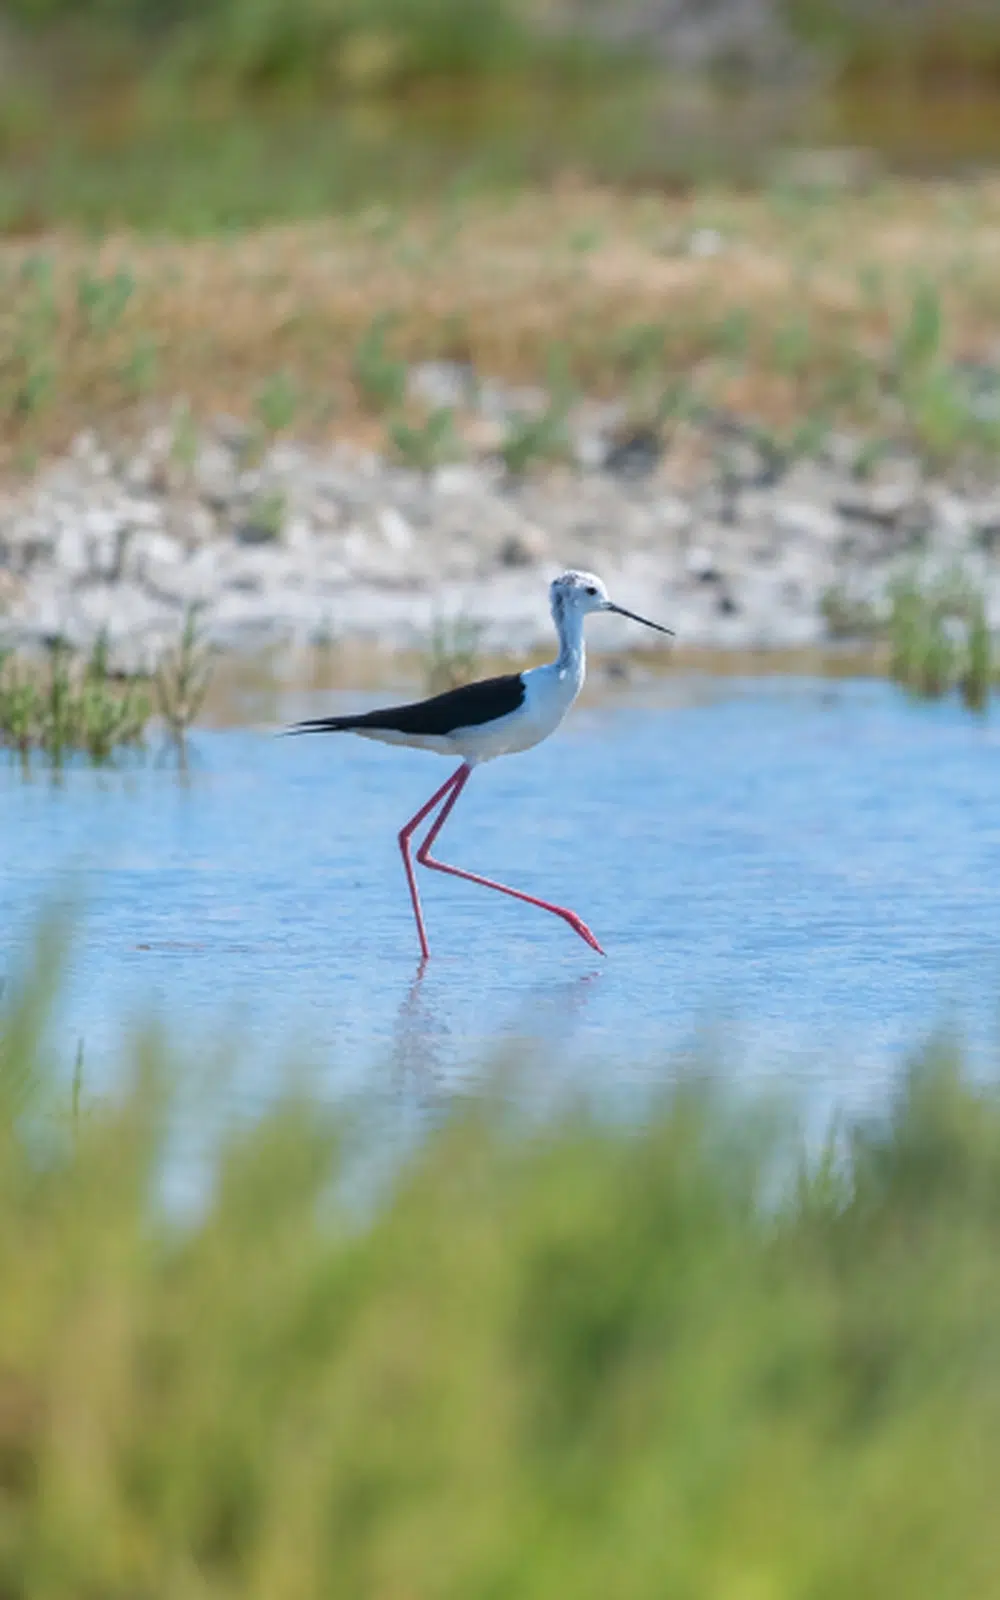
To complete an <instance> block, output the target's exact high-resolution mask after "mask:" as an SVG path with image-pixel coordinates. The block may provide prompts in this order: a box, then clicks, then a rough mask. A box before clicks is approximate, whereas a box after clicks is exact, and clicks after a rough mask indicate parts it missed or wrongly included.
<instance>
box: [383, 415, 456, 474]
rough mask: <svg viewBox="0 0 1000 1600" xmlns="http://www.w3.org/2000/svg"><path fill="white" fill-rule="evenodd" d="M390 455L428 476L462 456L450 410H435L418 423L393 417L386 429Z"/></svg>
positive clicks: (453, 416) (453, 418) (453, 417)
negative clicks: (390, 449) (391, 451)
mask: <svg viewBox="0 0 1000 1600" xmlns="http://www.w3.org/2000/svg"><path fill="white" fill-rule="evenodd" d="M387 432H388V436H389V442H390V444H391V446H392V449H393V451H394V452H395V454H396V455H397V456H398V457H399V459H400V461H402V462H403V464H404V465H405V466H408V467H414V468H416V470H417V471H418V472H431V471H433V469H434V468H435V467H440V466H443V465H444V464H445V463H446V462H448V461H457V460H458V459H459V457H460V456H461V455H462V442H461V439H460V438H459V436H458V433H457V431H456V428H455V411H454V408H453V407H452V406H435V407H434V409H433V410H432V411H430V412H429V413H428V415H427V416H426V417H425V418H424V419H423V421H422V422H408V421H407V419H406V418H405V417H394V418H392V419H391V421H390V422H389V424H388V428H387Z"/></svg>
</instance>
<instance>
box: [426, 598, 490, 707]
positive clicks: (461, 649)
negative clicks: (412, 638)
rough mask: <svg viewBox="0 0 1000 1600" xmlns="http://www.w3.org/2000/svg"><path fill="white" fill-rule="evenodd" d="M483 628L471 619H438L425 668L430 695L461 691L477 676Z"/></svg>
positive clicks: (428, 649) (429, 645)
mask: <svg viewBox="0 0 1000 1600" xmlns="http://www.w3.org/2000/svg"><path fill="white" fill-rule="evenodd" d="M481 637H482V628H481V627H480V626H479V624H478V623H477V622H473V620H472V619H471V618H470V617H455V618H453V619H451V620H447V619H444V618H438V620H437V621H436V622H435V624H434V627H433V630H432V632H431V637H430V642H429V644H428V647H427V657H426V661H425V665H424V682H425V683H426V685H427V692H428V694H441V693H443V691H444V690H445V689H457V688H458V686H459V685H460V684H463V683H469V682H470V681H471V679H473V678H474V677H475V676H476V673H477V672H478V671H479V665H480V640H481Z"/></svg>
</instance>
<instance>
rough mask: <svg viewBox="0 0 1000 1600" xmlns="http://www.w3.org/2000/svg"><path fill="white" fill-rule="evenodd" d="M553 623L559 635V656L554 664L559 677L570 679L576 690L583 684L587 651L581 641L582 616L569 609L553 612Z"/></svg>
mask: <svg viewBox="0 0 1000 1600" xmlns="http://www.w3.org/2000/svg"><path fill="white" fill-rule="evenodd" d="M554 621H555V625H556V631H557V633H558V634H559V655H558V658H557V659H556V662H555V667H556V671H557V672H558V674H559V676H560V677H566V678H571V679H573V680H574V681H575V683H576V686H577V688H579V687H580V685H581V684H582V683H583V679H584V674H585V673H586V670H587V649H586V645H585V644H584V640H583V622H584V619H583V616H582V615H581V613H580V612H578V611H571V610H569V608H568V607H567V608H565V609H561V610H559V611H556V612H555V615H554Z"/></svg>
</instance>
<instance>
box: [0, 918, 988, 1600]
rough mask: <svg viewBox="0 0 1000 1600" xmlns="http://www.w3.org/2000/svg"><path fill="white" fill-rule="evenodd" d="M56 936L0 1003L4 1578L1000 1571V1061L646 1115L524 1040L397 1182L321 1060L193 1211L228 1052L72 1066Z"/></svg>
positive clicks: (965, 1575) (759, 1578) (655, 1592)
mask: <svg viewBox="0 0 1000 1600" xmlns="http://www.w3.org/2000/svg"><path fill="white" fill-rule="evenodd" d="M57 971H58V961H57V959H56V954H55V949H54V945H53V943H52V940H51V937H50V939H49V948H48V949H47V950H44V949H43V951H42V955H41V958H40V960H39V961H38V963H37V964H36V966H35V968H34V970H29V971H27V972H26V973H24V974H23V975H22V977H21V980H20V982H19V983H16V984H15V985H14V986H12V988H11V990H10V991H9V993H8V996H7V1005H6V1010H5V1011H4V1013H3V1014H2V1017H0V1282H2V1284H3V1293H2V1295H0V1594H2V1595H3V1596H4V1600H28V1597H29V1596H30V1597H43V1596H44V1597H46V1600H60V1597H63V1596H65V1597H66V1600H69V1597H73V1600H80V1597H81V1596H88V1595H92V1596H94V1597H95V1600H96V1597H98V1596H99V1597H100V1600H117V1597H120V1600H135V1597H136V1596H145V1597H148V1600H154V1597H161V1596H162V1597H164V1600H166V1597H170V1596H181V1595H185V1596H187V1595H193V1594H197V1595H201V1596H205V1597H214V1596H218V1597H220V1600H221V1597H223V1596H231V1595H234V1594H239V1595H241V1596H245V1597H247V1600H252V1597H258V1596H259V1597H261V1600H264V1597H265V1596H266V1597H267V1600H315V1596H317V1595H332V1594H336V1595H339V1596H344V1597H345V1600H346V1597H348V1596H351V1597H354V1596H358V1597H361V1596H373V1597H375V1596H377V1597H406V1600H431V1597H435V1600H439V1597H440V1600H444V1597H454V1600H467V1597H468V1596H470V1595H505V1596H537V1597H550V1596H551V1597H556V1596H559V1597H562V1596H566V1595H572V1596H574V1597H579V1600H585V1597H593V1600H606V1597H607V1596H608V1595H612V1594H613V1595H614V1596H615V1597H616V1600H618V1597H620V1600H645V1597H649V1600H661V1597H662V1596H664V1595H678V1596H680V1595H690V1596H699V1597H701V1596H719V1597H720V1600H723V1597H724V1600H730V1597H735V1600H743V1597H752V1600H756V1597H759V1596H767V1597H768V1600H783V1597H788V1600H792V1597H799V1596H804V1595H809V1596H815V1597H818V1600H822V1597H830V1600H841V1597H843V1596H846V1595H850V1596H852V1597H858V1600H866V1597H870V1600H884V1597H885V1596H886V1595H903V1594H905V1595H907V1596H908V1597H912V1600H923V1597H926V1600H942V1597H943V1596H955V1597H959V1596H961V1597H972V1596H975V1597H976V1600H988V1597H989V1596H991V1595H995V1594H997V1593H998V1592H1000V1580H998V1576H997V1567H996V1517H995V1504H994V1484H995V1481H996V1473H997V1470H1000V1460H998V1451H1000V1445H998V1439H1000V1430H998V1426H997V1423H998V1411H997V1396H998V1394H1000V1383H998V1379H1000V1357H998V1349H997V1340H996V1326H997V1320H998V1317H1000V1095H998V1093H997V1091H996V1089H995V1088H994V1089H985V1090H984V1089H982V1088H976V1087H975V1085H974V1084H973V1082H972V1081H971V1079H970V1078H969V1077H968V1076H967V1075H966V1074H965V1072H964V1070H963V1068H962V1065H961V1061H960V1059H959V1057H958V1056H957V1055H956V1053H955V1052H953V1051H950V1050H947V1049H944V1048H937V1049H933V1050H930V1051H928V1053H927V1054H926V1056H925V1057H924V1058H923V1059H922V1060H920V1061H919V1062H917V1063H915V1064H914V1066H913V1068H912V1070H911V1072H910V1074H909V1076H908V1077H906V1078H905V1080H904V1082H903V1084H902V1086H901V1088H900V1090H899V1093H898V1096H897V1099H896V1102H895V1104H894V1106H893V1107H892V1108H890V1109H889V1110H888V1111H887V1112H886V1113H885V1115H883V1116H882V1117H880V1118H879V1120H878V1121H877V1122H872V1123H870V1124H865V1123H863V1122H859V1123H858V1124H857V1125H855V1126H854V1127H844V1128H842V1129H840V1130H839V1133H838V1134H837V1135H836V1136H834V1137H831V1139H830V1141H829V1143H828V1145H826V1146H824V1147H821V1148H817V1147H816V1143H815V1140H813V1141H811V1142H810V1141H808V1140H806V1139H805V1137H804V1136H803V1134H802V1133H801V1132H799V1131H797V1130H796V1129H795V1127H794V1125H793V1124H792V1123H791V1122H789V1121H787V1120H785V1119H784V1118H782V1117H780V1116H778V1115H777V1114H775V1113H774V1111H773V1109H772V1110H770V1111H769V1110H768V1109H767V1108H766V1107H764V1106H758V1107H757V1108H756V1110H754V1108H753V1106H752V1104H748V1103H747V1101H746V1099H745V1097H744V1100H743V1103H742V1104H741V1105H740V1106H737V1105H735V1104H733V1103H731V1102H729V1101H727V1100H726V1099H724V1098H720V1096H719V1095H718V1094H715V1093H713V1091H712V1089H711V1087H710V1082H709V1079H708V1078H707V1077H706V1076H705V1075H699V1074H697V1073H694V1074H691V1073H688V1074H687V1075H685V1074H684V1073H683V1072H681V1073H680V1077H679V1081H678V1084H677V1087H676V1088H675V1089H674V1090H673V1091H672V1092H671V1093H669V1094H668V1095H667V1096H666V1097H665V1098H663V1099H662V1100H661V1101H660V1103H659V1104H658V1105H656V1106H654V1107H652V1108H647V1109H648V1110H649V1111H650V1114H649V1115H647V1116H645V1117H643V1118H642V1119H641V1125H639V1124H637V1125H633V1126H629V1125H626V1124H624V1123H623V1122H622V1121H621V1120H619V1121H618V1122H617V1123H615V1122H612V1123H611V1124H608V1123H606V1122H605V1123H601V1122H600V1121H599V1120H597V1119H596V1118H595V1117H593V1116H592V1115H591V1114H590V1113H589V1112H588V1111H587V1109H586V1108H583V1107H581V1108H578V1109H577V1110H575V1111H570V1110H566V1109H564V1110H563V1111H562V1112H558V1113H555V1114H553V1115H552V1116H551V1117H550V1118H548V1119H547V1120H546V1121H544V1123H543V1124H541V1125H539V1124H538V1122H537V1120H536V1121H535V1122H534V1124H533V1125H532V1124H529V1123H526V1122H525V1121H524V1119H522V1118H520V1117H519V1116H518V1115H517V1114H516V1113H515V1112H513V1111H512V1109H511V1100H510V1097H509V1095H508V1094H507V1090H509V1088H510V1080H509V1079H506V1078H505V1077H504V1076H503V1074H500V1075H499V1076H498V1077H497V1079H496V1082H495V1087H494V1091H493V1092H489V1091H486V1092H483V1093H480V1094H472V1095H470V1097H469V1098H468V1100H467V1101H466V1103H465V1104H464V1106H463V1107H462V1108H461V1109H458V1110H455V1111H453V1112H452V1113H451V1114H450V1115H449V1116H447V1117H446V1118H445V1119H444V1121H443V1123H440V1122H439V1124H438V1126H437V1127H436V1129H434V1130H431V1131H430V1132H429V1135H428V1137H427V1139H426V1141H425V1142H424V1143H423V1145H422V1146H421V1148H420V1150H419V1151H418V1152H417V1153H412V1154H410V1155H409V1156H406V1157H401V1158H400V1161H399V1163H398V1166H397V1168H396V1170H395V1171H394V1173H393V1174H392V1177H391V1179H389V1180H388V1181H387V1182H384V1183H383V1185H382V1187H381V1189H380V1192H379V1195H378V1198H377V1200H375V1201H374V1203H373V1198H372V1193H371V1184H370V1183H364V1184H360V1185H359V1182H358V1174H359V1171H360V1172H363V1171H364V1170H365V1169H364V1161H365V1160H366V1159H370V1158H371V1157H372V1155H373V1153H374V1147H373V1146H372V1145H371V1144H367V1146H366V1140H365V1137H364V1135H363V1134H362V1133H361V1131H360V1129H361V1124H360V1123H358V1124H355V1126H354V1129H353V1132H352V1129H351V1127H350V1126H349V1125H347V1124H346V1123H345V1122H344V1120H343V1118H341V1117H338V1116H337V1115H335V1114H334V1113H333V1112H332V1111H331V1109H330V1107H329V1105H326V1104H324V1103H323V1100H322V1098H320V1097H318V1096H317V1095H315V1094H314V1093H313V1092H312V1091H311V1090H310V1089H309V1088H308V1087H304V1086H303V1083H304V1082H307V1080H301V1079H300V1080H298V1082H296V1080H295V1079H294V1078H293V1077H290V1078H289V1079H288V1082H287V1086H286V1089H285V1091H284V1093H282V1094H279V1095H278V1096H277V1098H276V1101H275V1102H274V1103H273V1104H272V1108H271V1109H270V1110H269V1111H268V1112H266V1113H265V1114H264V1115H263V1116H262V1117H261V1118H259V1119H257V1120H255V1121H254V1122H253V1123H252V1125H248V1124H247V1123H246V1122H245V1121H242V1120H237V1122H236V1123H233V1122H232V1121H230V1124H229V1130H228V1132H227V1133H225V1134H224V1135H223V1136H222V1139H221V1143H220V1145H219V1147H218V1149H217V1151H216V1155H215V1158H214V1160H213V1162H212V1163H211V1172H210V1177H209V1181H208V1183H207V1185H206V1187H205V1192H204V1195H203V1198H202V1200H201V1202H199V1203H198V1204H197V1205H195V1206H194V1207H193V1209H192V1208H191V1207H190V1206H189V1207H187V1208H185V1209H182V1210H181V1211H178V1210H177V1209H172V1208H170V1207H167V1206H165V1205H164V1202H163V1176H164V1171H165V1170H166V1168H167V1167H169V1164H170V1161H171V1159H172V1158H173V1157H174V1156H176V1148H177V1147H176V1138H175V1136H176V1131H177V1127H178V1125H179V1124H178V1117H177V1114H176V1113H177V1110H178V1104H179V1100H180V1098H181V1097H180V1085H181V1084H183V1083H184V1082H185V1081H187V1082H189V1083H190V1082H197V1084H198V1086H199V1092H200V1095H201V1097H202V1098H201V1101H200V1103H202V1104H204V1100H205V1096H206V1094H208V1093H209V1086H208V1083H207V1081H206V1061H205V1059H204V1056H202V1055H199V1052H198V1051H197V1049H196V1048H195V1047H194V1046H193V1045H192V1046H189V1049H188V1051H187V1052H186V1054H185V1058H184V1059H180V1058H177V1057H174V1058H172V1059H171V1058H169V1057H168V1055H167V1053H166V1052H165V1050H164V1048H163V1045H162V1043H160V1042H158V1041H157V1039H156V1038H155V1037H153V1036H147V1037H146V1038H145V1039H139V1040H137V1041H136V1042H135V1043H134V1045H133V1046H132V1048H131V1050H130V1052H129V1054H128V1057H127V1059H126V1061H125V1063H124V1066H123V1070H122V1074H121V1086H120V1089H119V1091H118V1093H117V1094H115V1095H114V1096H110V1097H109V1096H106V1095H105V1096H104V1097H102V1098H101V1099H100V1100H95V1099H93V1098H92V1097H91V1095H90V1094H89V1092H88V1084H87V1079H88V1075H89V1072H90V1071H91V1070H92V1069H93V1063H90V1064H88V1063H86V1062H85V1061H83V1060H82V1059H80V1060H78V1063H77V1071H76V1073H75V1076H74V1081H73V1084H72V1087H71V1086H70V1083H69V1081H68V1077H69V1074H68V1072H67V1071H66V1070H64V1069H65V1067H67V1066H68V1065H69V1063H63V1070H60V1067H59V1055H60V1051H59V1050H58V1048H56V1047H55V1045H54V1043H53V1040H54V1035H53V1029H52V1026H51V1012H50V1005H51V999H52V993H53V986H54V983H55V981H56V980H55V974H56V973H57ZM53 1062H55V1063H56V1065H53ZM537 1065H538V1063H537V1062H536V1063H534V1068H533V1070H537ZM519 1066H527V1067H528V1068H529V1069H531V1068H532V1064H531V1063H522V1064H518V1063H516V1062H509V1063H508V1064H507V1070H508V1071H509V1072H513V1073H514V1074H515V1080H514V1081H516V1072H517V1070H518V1068H519ZM211 1077H212V1073H211V1071H210V1072H209V1073H208V1078H211ZM359 1160H360V1161H361V1163H362V1165H361V1167H360V1168H359V1165H358V1162H359ZM381 1170H382V1171H383V1173H384V1171H385V1167H384V1163H382V1165H381ZM174 1192H175V1193H176V1192H177V1191H176V1185H175V1186H174ZM362 1195H364V1196H365V1199H364V1200H363V1201H362V1199H361V1196H362Z"/></svg>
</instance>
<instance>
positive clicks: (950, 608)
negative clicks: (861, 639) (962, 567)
mask: <svg viewBox="0 0 1000 1600" xmlns="http://www.w3.org/2000/svg"><path fill="white" fill-rule="evenodd" d="M888 634H889V645H890V650H891V658H890V672H891V674H892V677H893V678H894V680H895V681H896V682H897V683H899V684H902V685H903V687H904V688H907V689H910V690H912V691H913V692H914V693H915V694H919V695H923V696H926V697H927V698H930V699H935V698H938V697H939V696H941V695H944V694H948V693H949V692H951V691H953V690H955V689H957V690H958V691H959V693H960V694H961V696H962V699H963V700H964V701H965V703H966V705H967V706H968V707H969V708H970V710H974V711H982V710H985V708H986V706H987V705H988V703H989V700H990V697H991V695H992V694H993V691H994V689H995V687H996V684H997V681H998V677H1000V671H998V663H997V661H996V658H995V653H994V646H993V639H992V634H991V631H990V627H989V622H988V619H987V616H986V607H985V604H984V601H983V597H982V595H981V593H980V592H979V591H978V590H977V588H976V586H975V585H974V584H973V583H971V582H970V581H969V580H968V579H967V578H966V577H965V576H964V575H963V574H962V573H961V572H952V573H946V574H944V575H942V576H940V577H937V578H935V579H931V580H926V581H922V580H921V579H920V578H919V577H918V576H912V575H911V576H909V577H907V578H906V579H904V580H903V581H901V582H900V583H898V584H897V585H896V587H895V589H894V591H893V594H892V609H891V613H890V617H889V623H888Z"/></svg>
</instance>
